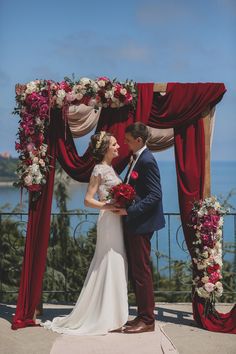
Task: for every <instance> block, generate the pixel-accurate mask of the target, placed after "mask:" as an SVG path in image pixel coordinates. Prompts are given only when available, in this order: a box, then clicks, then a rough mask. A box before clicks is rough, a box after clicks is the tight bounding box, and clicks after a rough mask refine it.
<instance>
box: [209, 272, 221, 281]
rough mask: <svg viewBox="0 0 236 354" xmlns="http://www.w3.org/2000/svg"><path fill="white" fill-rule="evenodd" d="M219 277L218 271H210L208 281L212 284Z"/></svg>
mask: <svg viewBox="0 0 236 354" xmlns="http://www.w3.org/2000/svg"><path fill="white" fill-rule="evenodd" d="M219 279H220V273H218V272H214V273H211V275H210V277H209V281H210V282H211V283H213V284H215V283H216V282H217V281H218V280H219Z"/></svg>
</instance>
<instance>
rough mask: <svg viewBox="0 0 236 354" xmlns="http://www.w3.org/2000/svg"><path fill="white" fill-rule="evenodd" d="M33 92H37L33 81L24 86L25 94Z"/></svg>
mask: <svg viewBox="0 0 236 354" xmlns="http://www.w3.org/2000/svg"><path fill="white" fill-rule="evenodd" d="M35 91H38V89H37V85H36V83H35V82H34V81H31V82H29V83H28V84H27V85H26V90H25V92H26V93H28V94H29V93H32V92H35Z"/></svg>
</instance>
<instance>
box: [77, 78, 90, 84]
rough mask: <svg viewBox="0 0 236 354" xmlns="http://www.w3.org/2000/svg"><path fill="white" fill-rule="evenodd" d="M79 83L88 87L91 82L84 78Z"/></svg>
mask: <svg viewBox="0 0 236 354" xmlns="http://www.w3.org/2000/svg"><path fill="white" fill-rule="evenodd" d="M79 82H80V83H81V84H82V85H88V84H90V82H91V80H90V79H89V78H87V77H82V78H81V79H80V80H79Z"/></svg>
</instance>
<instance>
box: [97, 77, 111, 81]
mask: <svg viewBox="0 0 236 354" xmlns="http://www.w3.org/2000/svg"><path fill="white" fill-rule="evenodd" d="M100 80H103V81H110V80H109V79H108V77H106V76H101V77H99V78H98V81H100Z"/></svg>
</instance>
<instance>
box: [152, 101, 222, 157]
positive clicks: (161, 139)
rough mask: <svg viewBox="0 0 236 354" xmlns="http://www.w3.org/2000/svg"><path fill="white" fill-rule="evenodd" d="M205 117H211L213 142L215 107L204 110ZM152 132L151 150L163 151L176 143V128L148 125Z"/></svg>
mask: <svg viewBox="0 0 236 354" xmlns="http://www.w3.org/2000/svg"><path fill="white" fill-rule="evenodd" d="M203 116H204V117H205V118H207V117H208V118H209V119H210V130H211V132H210V133H211V144H212V138H213V132H214V124H215V107H213V108H212V109H211V110H210V111H206V112H203ZM148 128H149V132H150V138H149V139H148V141H147V146H148V148H149V149H150V150H151V151H154V152H155V151H162V150H166V149H168V148H170V147H171V146H173V145H174V129H172V128H169V129H158V128H152V127H148Z"/></svg>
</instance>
